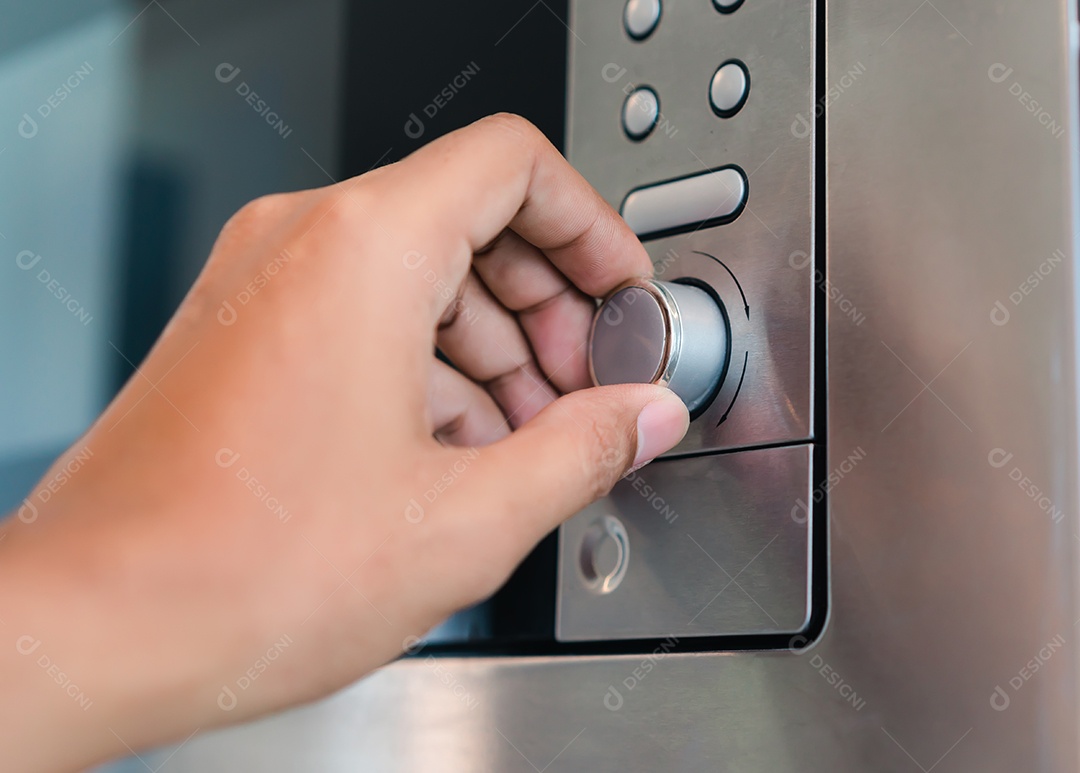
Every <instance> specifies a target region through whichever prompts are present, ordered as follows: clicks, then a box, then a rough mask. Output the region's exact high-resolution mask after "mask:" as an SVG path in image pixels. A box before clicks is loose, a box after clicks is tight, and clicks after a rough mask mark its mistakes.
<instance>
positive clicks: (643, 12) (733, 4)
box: [623, 0, 743, 40]
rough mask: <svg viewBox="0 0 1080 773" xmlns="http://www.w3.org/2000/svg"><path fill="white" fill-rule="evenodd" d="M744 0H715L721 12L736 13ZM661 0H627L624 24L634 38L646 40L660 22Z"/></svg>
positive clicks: (624, 10)
mask: <svg viewBox="0 0 1080 773" xmlns="http://www.w3.org/2000/svg"><path fill="white" fill-rule="evenodd" d="M742 4H743V0H713V7H714V8H715V9H716V10H718V11H719V12H720V13H734V12H735V11H736V10H737V9H738V8H739V6H741V5H742ZM660 11H661V6H660V0H627V2H626V7H625V8H624V9H623V26H624V27H625V28H626V34H627V35H629V36H630V37H632V38H633V39H634V40H644V39H645V38H647V37H649V35H651V34H652V32H653V30H654V29H656V25H657V24H659V23H660Z"/></svg>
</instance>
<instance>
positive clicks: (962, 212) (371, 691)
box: [148, 0, 1080, 773]
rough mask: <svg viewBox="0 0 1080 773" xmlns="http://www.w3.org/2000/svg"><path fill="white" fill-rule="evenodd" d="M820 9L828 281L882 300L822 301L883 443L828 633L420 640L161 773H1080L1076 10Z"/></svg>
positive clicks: (847, 401)
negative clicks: (449, 645)
mask: <svg viewBox="0 0 1080 773" xmlns="http://www.w3.org/2000/svg"><path fill="white" fill-rule="evenodd" d="M609 5H610V7H611V13H612V15H613V16H614V21H613V22H612V24H613V25H615V26H618V24H619V21H618V13H619V12H620V10H621V8H620V7H617V4H615V3H610V4H609ZM788 7H789V5H788V4H782V3H779V2H769V0H748V1H747V2H746V3H745V4H744V5H743V6H742V7H741V8H740V9H738V10H736V11H735V13H734V14H733V15H732V17H731V18H737V17H738V15H739V14H741V13H766V14H771V15H772V16H774V17H776V18H780V17H782V16H783V13H784V11H785V10H786V9H787V8H788ZM827 11H828V17H827V18H828V25H829V26H828V36H829V37H828V52H827V55H828V65H829V71H828V76H827V79H828V83H829V86H830V87H831V88H833V96H832V98H831V99H830V104H829V108H828V114H827V122H828V136H827V144H828V151H829V159H828V259H829V276H828V280H829V282H830V283H831V286H832V287H834V288H836V290H837V292H842V297H843V298H844V299H846V300H848V301H849V302H850V303H853V304H854V307H855V308H857V309H859V310H860V311H861V312H862V313H864V314H865V318H864V321H863V323H862V324H856V323H855V322H854V321H853V320H852V319H851V318H850V317H848V316H846V312H845V311H844V309H843V308H842V307H841V304H840V302H839V301H838V300H836V297H835V296H833V298H832V300H831V301H830V302H829V314H830V320H829V347H830V349H829V366H828V367H829V386H830V388H829V395H828V408H829V413H828V431H829V461H828V464H827V467H828V470H829V471H833V470H838V469H840V465H841V464H842V460H844V459H846V457H847V456H848V455H849V454H850V453H851V451H852V449H855V448H862V449H864V451H865V459H864V460H862V461H861V462H860V463H859V464H858V465H857V466H856V467H855V468H854V469H852V470H850V471H849V472H847V473H845V474H844V475H843V476H842V477H839V473H837V475H836V476H834V478H839V479H838V480H836V482H835V484H834V485H832V486H831V492H830V500H829V503H830V511H829V520H830V541H831V556H830V571H831V575H830V580H831V588H832V600H831V603H830V611H831V618H830V621H829V624H828V626H827V628H826V630H825V633H824V635H823V637H822V638H821V639H820V640H819V642H818V643H817V645H816V646H815V647H814V648H813V649H811V650H809V651H805V652H802V653H800V654H794V653H784V652H774V653H757V654H754V653H732V654H711V655H710V654H695V655H686V654H679V653H678V652H677V651H676V652H675V653H674V654H672V653H661V654H657V655H649V656H646V655H637V656H620V657H580V658H548V659H545V658H528V659H488V658H480V659H452V660H446V661H441V662H440V663H438V664H434V665H433V662H432V661H428V660H427V659H426V658H424V657H423V655H421V657H420V658H418V659H416V660H413V661H410V662H404V663H398V664H395V665H392V666H389V667H387V668H385V669H383V670H382V671H381V672H379V673H378V674H376V675H374V676H373V677H372V678H370V679H368V680H366V681H365V682H362V683H361V684H359V685H357V686H355V687H353V688H350V689H349V690H348V691H346V692H344V693H342V694H341V695H339V696H337V697H335V698H334V699H332V700H330V701H327V702H324V703H321V704H318V705H316V706H312V707H309V708H306V709H302V710H299V711H296V712H293V713H290V714H286V715H283V716H280V717H275V718H271V719H269V720H266V721H265V722H262V723H257V724H255V725H252V726H249V727H245V728H240V729H237V730H233V731H227V732H222V733H214V734H207V735H206V736H205V737H199V736H197V737H196V738H194V739H193V740H192V741H190V742H189V743H188V744H187V745H185V746H184V747H183V748H182V749H181V750H180V751H179V752H178V753H177V754H176V755H175V756H174V757H172V759H171V760H169V761H168V763H167V767H165V768H163V770H164V771H169V772H170V773H176V771H195V770H198V771H215V770H222V771H224V770H238V769H259V770H268V771H301V770H313V769H319V770H355V769H357V768H364V769H371V770H381V771H412V770H439V771H524V772H525V773H528V772H529V771H535V770H545V771H551V772H552V773H555V772H556V771H581V770H605V771H606V770H612V771H616V770H617V771H653V770H665V771H667V770H671V771H688V772H689V771H694V772H696V771H702V770H723V771H737V772H739V773H742V772H743V771H748V772H749V771H770V772H772V771H784V772H787V771H792V772H794V771H812V772H813V773H826V772H828V773H832V772H834V771H867V770H873V771H887V772H888V773H918V772H919V771H920V770H921V771H930V770H933V771H934V772H935V773H968V772H969V771H975V770H978V771H1008V772H1009V773H1012V772H1014V771H1039V772H1040V773H1043V772H1045V773H1051V772H1053V773H1057V772H1059V771H1075V770H1077V769H1078V768H1080V754H1078V740H1077V736H1078V734H1077V723H1078V719H1080V715H1078V703H1077V687H1078V683H1077V680H1078V670H1077V654H1078V653H1077V644H1076V643H1077V638H1078V633H1077V627H1076V620H1077V618H1078V617H1080V609H1078V600H1077V581H1078V561H1077V558H1078V556H1077V551H1078V548H1080V540H1078V539H1077V536H1076V535H1077V532H1078V523H1077V512H1078V511H1077V506H1078V486H1077V483H1078V481H1077V464H1078V461H1080V459H1078V444H1077V419H1078V416H1077V394H1078V390H1077V387H1078V382H1077V314H1076V309H1077V297H1078V296H1077V293H1078V283H1077V275H1076V270H1075V260H1076V255H1077V243H1076V234H1077V230H1078V228H1077V217H1078V216H1077V212H1078V210H1080V201H1078V198H1077V142H1078V140H1077V122H1076V117H1077V115H1078V105H1077V92H1078V87H1080V83H1078V79H1077V75H1076V61H1077V48H1076V30H1075V27H1074V24H1075V22H1074V20H1075V19H1076V18H1077V8H1076V4H1075V2H1073V1H1072V0H1048V1H1045V2H1030V3H987V2H986V1H985V0H933V2H925V1H924V2H918V0H910V2H880V1H878V0H830V2H828V8H827ZM670 22H671V18H669V17H668V16H667V14H666V12H665V18H664V21H663V23H662V24H661V25H660V26H659V27H658V29H657V32H656V35H658V36H659V35H660V33H661V32H663V31H664V30H665V29H667V28H668V25H669V23H670ZM657 39H659V38H657ZM584 42H585V43H586V44H587V45H589V46H591V45H592V41H589V40H585V41H584ZM579 49H580V44H579ZM857 71H861V72H860V74H858V75H857V76H855V77H854V79H852V78H851V77H850V76H849V77H848V78H847V83H848V85H847V86H846V87H842V84H843V83H844V80H843V79H844V76H845V75H846V74H847V73H849V72H857ZM1006 73H1007V74H1006ZM999 79H1000V80H999ZM757 83H758V81H755V89H756V85H757ZM1016 91H1019V95H1017V94H1015V93H1014V92H1016ZM1024 94H1027V95H1028V96H1027V97H1026V98H1024V96H1023V95H1024ZM1033 98H1034V99H1035V100H1037V102H1038V104H1039V108H1038V109H1037V110H1036V111H1029V108H1028V107H1027V105H1028V104H1030V103H1031V99H1033ZM1022 99H1023V100H1024V102H1022V101H1021V100H1022ZM752 102H753V101H751V102H750V103H748V105H747V108H746V109H750V105H751V104H752ZM1038 110H1043V111H1046V113H1045V115H1048V116H1050V117H1049V118H1045V119H1044V118H1040V115H1041V114H1040V113H1038ZM804 118H805V116H804ZM1043 120H1045V121H1047V123H1046V124H1044V123H1042V121H1043ZM1051 121H1052V122H1053V124H1051V123H1050V122H1051ZM793 122H795V124H794V125H795V126H796V127H798V125H799V124H798V123H797V118H795V117H791V118H790V120H789V122H788V123H789V125H792V123H793ZM1054 124H1056V126H1058V127H1061V130H1060V134H1058V130H1057V129H1056V128H1053V125H1054ZM751 185H753V179H752V180H751ZM1059 251H1060V255H1061V258H1060V259H1058V258H1056V257H1054V256H1055V255H1056V254H1057V253H1058V252H1059ZM1051 258H1053V260H1054V262H1053V265H1049V262H1050V261H1051ZM1044 267H1045V268H1044ZM793 270H795V269H793ZM1047 271H1048V272H1049V273H1048V274H1045V272H1047ZM1044 274H1045V275H1044ZM1033 275H1034V276H1035V277H1036V279H1035V280H1031V279H1030V277H1032V276H1033ZM1017 294H1018V295H1017ZM1014 298H1016V299H1018V302H1017V303H1014V302H1013V299H1014ZM1010 455H1011V456H1010ZM1014 471H1015V472H1014ZM1032 486H1035V487H1037V488H1038V489H1039V490H1040V491H1041V492H1044V493H1043V494H1041V495H1039V496H1036V497H1034V498H1033V497H1032V495H1031V490H1032ZM644 664H648V665H650V667H649V670H648V671H646V670H645V669H646V665H644ZM435 665H438V666H439V668H440V669H441V671H436V669H435ZM1032 665H1034V666H1035V668H1034V669H1033V668H1032ZM635 669H636V670H637V673H638V674H640V675H641V678H639V677H638V676H637V675H635ZM447 674H449V675H451V677H452V681H449V680H447V678H446V675H447ZM635 680H636V681H635ZM457 685H460V690H459V689H456V687H455V686H457ZM627 685H632V687H628V686H627ZM1016 685H1018V686H1016ZM613 689H614V690H616V691H618V693H619V695H618V697H616V696H615V695H614V694H613V693H612V692H611V691H612V690H613ZM462 691H464V692H462ZM170 753H171V750H166V751H164V752H162V753H161V754H160V755H158V756H156V757H153V758H148V761H149V762H150V763H151V764H152V765H154V764H158V763H159V762H162V761H164V760H165V759H166V757H167V756H168V755H169V754H170Z"/></svg>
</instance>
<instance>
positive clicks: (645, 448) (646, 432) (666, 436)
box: [630, 392, 690, 471]
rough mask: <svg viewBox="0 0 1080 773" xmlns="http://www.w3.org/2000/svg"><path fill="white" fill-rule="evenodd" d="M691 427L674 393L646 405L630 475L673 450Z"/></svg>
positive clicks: (638, 423)
mask: <svg viewBox="0 0 1080 773" xmlns="http://www.w3.org/2000/svg"><path fill="white" fill-rule="evenodd" d="M689 426H690V415H689V414H688V413H687V411H686V406H685V405H683V401H682V400H680V399H679V398H678V397H677V396H676V395H675V393H674V392H668V393H667V394H666V395H664V396H663V397H661V398H660V399H658V400H653V401H652V402H651V403H649V404H648V405H646V406H645V407H644V408H643V409H642V410H641V413H639V414H638V419H637V453H636V454H635V455H634V464H633V465H632V466H631V468H630V469H631V471H633V470H636V469H638V468H639V467H642V466H644V465H646V464H648V463H649V462H651V461H652V460H653V459H655V458H656V457H658V456H659V455H660V454H662V453H664V452H665V451H670V450H671V449H672V448H674V447H675V446H676V445H677V444H678V442H679V441H680V440H682V439H683V435H685V434H686V430H687V428H688V427H689Z"/></svg>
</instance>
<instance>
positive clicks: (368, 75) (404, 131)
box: [341, 0, 569, 175]
mask: <svg viewBox="0 0 1080 773" xmlns="http://www.w3.org/2000/svg"><path fill="white" fill-rule="evenodd" d="M566 6H567V4H566V2H565V0H563V1H562V2H558V1H556V2H549V1H548V0H542V1H541V2H536V0H503V1H502V2H481V1H480V0H468V2H462V3H439V2H433V1H432V0H423V2H418V3H357V2H354V3H353V4H352V5H351V6H350V9H349V13H348V17H347V24H348V31H347V41H348V42H347V44H346V61H345V67H346V76H345V84H346V85H345V95H344V110H343V113H344V116H345V132H344V139H343V143H344V148H343V149H342V150H343V152H342V155H341V158H342V164H343V171H344V173H346V174H348V175H354V174H360V173H362V172H364V171H367V170H368V169H370V168H371V167H373V166H377V165H380V164H384V163H388V162H391V161H396V160H399V159H401V158H403V157H404V156H406V155H408V154H409V153H410V152H412V151H413V150H415V149H416V148H418V147H420V146H421V145H423V144H425V143H427V142H429V141H431V140H433V139H434V138H436V137H438V136H440V135H442V134H446V133H447V132H450V131H453V130H454V129H457V128H459V127H461V126H464V125H466V124H468V123H471V122H472V121H475V120H476V119H478V118H481V117H483V116H485V115H489V114H491V113H497V112H500V111H508V112H513V113H518V114H520V115H523V116H525V117H526V118H528V119H529V120H531V121H532V122H533V123H535V124H536V125H537V126H538V127H540V129H541V130H542V131H543V132H544V134H546V135H547V136H548V137H549V138H550V139H551V140H552V142H554V143H555V144H556V145H557V146H559V147H561V146H562V141H563V130H564V116H565V105H564V102H565V84H566V45H567V38H568V36H569V33H568V31H567V28H566V15H567V7H566ZM421 124H422V126H421Z"/></svg>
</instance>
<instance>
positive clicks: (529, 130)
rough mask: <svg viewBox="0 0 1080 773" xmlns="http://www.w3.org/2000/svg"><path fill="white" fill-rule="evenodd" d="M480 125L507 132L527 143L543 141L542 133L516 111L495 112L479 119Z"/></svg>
mask: <svg viewBox="0 0 1080 773" xmlns="http://www.w3.org/2000/svg"><path fill="white" fill-rule="evenodd" d="M480 124H481V125H486V126H492V127H494V128H497V129H500V130H502V131H506V132H509V133H510V134H513V135H514V136H516V137H518V138H520V139H521V140H523V141H525V142H527V143H538V142H541V141H544V140H545V138H544V134H543V132H541V131H540V130H539V129H538V128H536V125H535V124H534V123H533V122H532V121H530V120H529V119H527V118H523V117H522V116H520V115H518V114H517V113H495V114H494V115H489V116H487V117H486V118H482V119H481V120H480Z"/></svg>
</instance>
